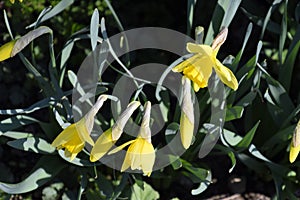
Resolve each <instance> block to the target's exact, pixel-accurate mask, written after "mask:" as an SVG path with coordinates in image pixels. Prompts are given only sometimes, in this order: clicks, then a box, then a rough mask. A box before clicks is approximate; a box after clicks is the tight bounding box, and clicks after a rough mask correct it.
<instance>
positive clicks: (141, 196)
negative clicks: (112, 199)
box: [130, 182, 159, 200]
mask: <svg viewBox="0 0 300 200" xmlns="http://www.w3.org/2000/svg"><path fill="white" fill-rule="evenodd" d="M131 188H132V193H131V196H130V199H131V200H149V199H151V200H156V199H159V193H158V192H157V191H155V190H154V189H153V188H152V187H151V186H150V185H149V184H147V183H146V182H144V189H142V188H140V187H139V186H138V184H136V183H135V184H134V185H133V186H132V187H131Z"/></svg>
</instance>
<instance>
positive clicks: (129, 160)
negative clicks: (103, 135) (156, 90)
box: [109, 102, 155, 176]
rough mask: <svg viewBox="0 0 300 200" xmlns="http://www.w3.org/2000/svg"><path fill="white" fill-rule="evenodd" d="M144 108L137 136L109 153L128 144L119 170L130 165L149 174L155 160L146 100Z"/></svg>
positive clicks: (123, 169) (148, 106) (148, 103)
mask: <svg viewBox="0 0 300 200" xmlns="http://www.w3.org/2000/svg"><path fill="white" fill-rule="evenodd" d="M144 108H145V112H144V116H143V121H142V124H141V128H140V131H139V134H138V137H137V138H136V139H135V140H131V141H128V142H126V143H124V144H123V145H121V146H119V147H117V148H115V149H113V150H112V151H110V152H109V154H113V153H116V152H118V151H120V150H121V149H123V148H125V147H126V146H128V145H130V146H129V147H128V149H127V153H126V156H125V159H124V162H123V165H122V167H121V172H123V171H125V170H126V169H128V168H129V167H131V169H132V170H135V169H138V170H142V171H143V173H144V174H145V175H147V176H150V175H151V172H152V168H153V165H154V162H155V150H154V147H153V145H152V143H151V130H150V127H149V123H150V111H151V103H150V102H146V104H145V106H144Z"/></svg>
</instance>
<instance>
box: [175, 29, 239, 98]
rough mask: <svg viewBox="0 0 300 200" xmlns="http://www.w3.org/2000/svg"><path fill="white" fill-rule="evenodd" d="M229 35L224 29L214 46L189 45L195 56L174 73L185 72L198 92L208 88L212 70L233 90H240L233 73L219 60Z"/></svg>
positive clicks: (184, 62)
mask: <svg viewBox="0 0 300 200" xmlns="http://www.w3.org/2000/svg"><path fill="white" fill-rule="evenodd" d="M227 33H228V29H227V28H225V29H223V30H222V31H221V32H220V33H219V34H218V36H217V37H216V38H215V40H214V41H213V43H212V46H209V45H204V44H194V43H187V47H186V48H187V51H188V52H190V53H193V54H195V55H193V56H192V57H190V58H188V59H187V60H185V61H183V62H182V63H180V64H179V65H177V66H175V67H174V68H173V69H172V70H173V71H174V72H183V74H184V76H186V77H187V78H189V79H190V80H192V81H193V88H194V90H195V91H196V92H197V91H198V90H199V89H200V88H205V87H207V84H208V80H209V78H210V76H211V74H212V69H214V70H215V72H216V73H217V75H218V76H219V78H220V79H221V81H222V82H223V83H224V84H226V85H227V86H229V87H230V88H232V89H233V90H236V89H237V88H238V82H237V80H236V78H235V76H234V74H233V73H232V71H231V70H230V69H228V68H227V67H225V66H224V65H223V64H222V63H221V62H220V61H219V60H218V59H217V54H218V51H219V49H220V47H221V45H222V44H223V43H224V42H225V40H226V37H227Z"/></svg>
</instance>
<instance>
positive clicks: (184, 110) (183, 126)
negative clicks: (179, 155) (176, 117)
mask: <svg viewBox="0 0 300 200" xmlns="http://www.w3.org/2000/svg"><path fill="white" fill-rule="evenodd" d="M182 88H183V92H182V96H183V99H182V104H181V116H180V137H181V141H182V145H183V147H184V148H185V149H188V148H189V147H190V145H191V143H192V139H193V133H194V107H193V102H192V96H191V82H190V80H189V79H188V78H186V77H184V76H183V77H182Z"/></svg>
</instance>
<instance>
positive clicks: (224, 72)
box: [214, 60, 239, 90]
mask: <svg viewBox="0 0 300 200" xmlns="http://www.w3.org/2000/svg"><path fill="white" fill-rule="evenodd" d="M214 69H215V71H216V73H217V75H218V76H219V78H220V79H221V81H222V82H223V83H224V84H226V85H227V86H228V87H230V88H232V89H233V90H237V88H238V86H239V84H238V81H237V79H236V78H235V76H234V74H233V73H232V71H231V70H230V69H228V68H227V67H225V66H224V65H223V64H222V63H221V62H220V61H219V60H216V66H215V67H214Z"/></svg>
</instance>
